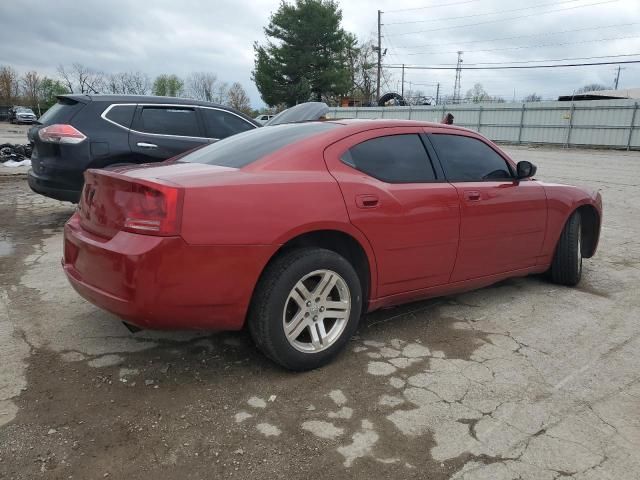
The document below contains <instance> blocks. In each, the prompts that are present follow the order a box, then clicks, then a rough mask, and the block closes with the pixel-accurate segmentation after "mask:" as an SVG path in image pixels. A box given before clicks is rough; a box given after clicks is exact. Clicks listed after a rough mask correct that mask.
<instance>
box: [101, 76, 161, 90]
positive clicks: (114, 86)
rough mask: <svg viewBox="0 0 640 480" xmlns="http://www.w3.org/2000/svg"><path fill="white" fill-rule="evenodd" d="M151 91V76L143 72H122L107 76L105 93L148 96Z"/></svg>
mask: <svg viewBox="0 0 640 480" xmlns="http://www.w3.org/2000/svg"><path fill="white" fill-rule="evenodd" d="M150 90H151V80H150V79H149V76H148V75H147V74H145V73H141V72H120V73H112V74H110V75H107V77H106V80H105V91H106V92H107V93H114V94H121V95H147V94H148V93H149V91H150Z"/></svg>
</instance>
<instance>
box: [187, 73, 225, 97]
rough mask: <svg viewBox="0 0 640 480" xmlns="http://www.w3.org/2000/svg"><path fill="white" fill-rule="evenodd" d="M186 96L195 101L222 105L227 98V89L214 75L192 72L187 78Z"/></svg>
mask: <svg viewBox="0 0 640 480" xmlns="http://www.w3.org/2000/svg"><path fill="white" fill-rule="evenodd" d="M186 87H187V88H186V90H187V92H186V93H187V96H189V97H191V98H195V99H196V100H204V101H206V102H214V103H220V104H224V103H227V101H228V98H229V87H228V85H227V84H226V83H225V82H221V81H219V80H218V76H217V75H216V74H215V73H210V72H194V73H192V74H191V75H189V77H188V78H187V82H186Z"/></svg>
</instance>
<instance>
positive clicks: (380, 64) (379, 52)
mask: <svg viewBox="0 0 640 480" xmlns="http://www.w3.org/2000/svg"><path fill="white" fill-rule="evenodd" d="M381 21H382V11H381V10H378V48H377V50H378V80H377V82H376V103H378V100H379V99H380V74H381V72H382V32H381V30H382V23H381Z"/></svg>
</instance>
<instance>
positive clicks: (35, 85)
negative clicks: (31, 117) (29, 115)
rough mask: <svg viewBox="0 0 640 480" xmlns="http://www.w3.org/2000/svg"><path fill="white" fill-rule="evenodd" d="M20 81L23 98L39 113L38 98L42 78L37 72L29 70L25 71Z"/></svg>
mask: <svg viewBox="0 0 640 480" xmlns="http://www.w3.org/2000/svg"><path fill="white" fill-rule="evenodd" d="M20 83H21V84H22V92H23V96H24V99H25V100H26V102H27V103H28V104H29V106H31V107H34V108H36V109H37V110H38V115H40V113H41V112H40V98H41V93H42V88H41V84H42V78H41V77H40V75H38V73H37V72H35V71H31V72H27V73H25V74H24V75H23V76H22V78H21V79H20Z"/></svg>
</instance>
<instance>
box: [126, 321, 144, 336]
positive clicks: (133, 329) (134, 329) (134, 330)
mask: <svg viewBox="0 0 640 480" xmlns="http://www.w3.org/2000/svg"><path fill="white" fill-rule="evenodd" d="M122 324H123V325H124V326H125V327H127V330H129V331H130V332H131V333H138V332H139V331H141V330H142V329H141V328H140V327H136V326H135V325H132V324H130V323H127V322H122Z"/></svg>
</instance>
